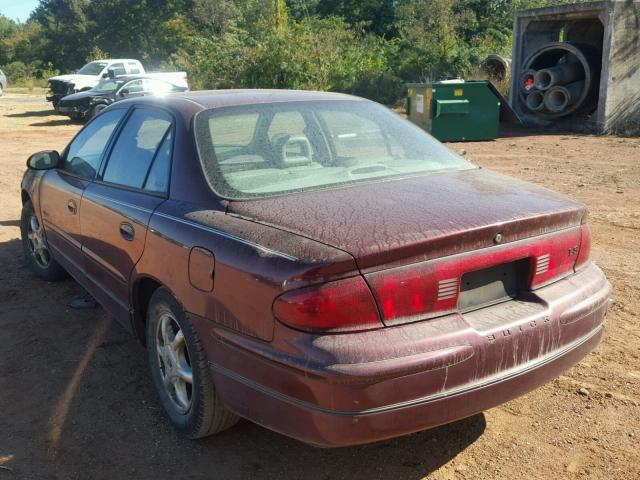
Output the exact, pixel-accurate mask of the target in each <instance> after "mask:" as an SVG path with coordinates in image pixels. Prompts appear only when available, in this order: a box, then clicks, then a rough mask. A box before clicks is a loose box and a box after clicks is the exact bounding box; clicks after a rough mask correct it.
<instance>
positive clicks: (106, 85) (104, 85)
mask: <svg viewBox="0 0 640 480" xmlns="http://www.w3.org/2000/svg"><path fill="white" fill-rule="evenodd" d="M123 84H124V82H123V81H122V80H114V79H111V78H102V79H100V81H99V82H98V85H96V86H95V87H93V88H92V89H91V90H93V91H94V92H99V93H109V92H115V91H116V90H117V89H118V88H120V87H121V86H122V85H123Z"/></svg>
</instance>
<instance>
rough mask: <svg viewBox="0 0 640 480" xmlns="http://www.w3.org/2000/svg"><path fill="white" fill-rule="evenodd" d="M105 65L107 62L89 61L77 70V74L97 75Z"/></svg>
mask: <svg viewBox="0 0 640 480" xmlns="http://www.w3.org/2000/svg"><path fill="white" fill-rule="evenodd" d="M106 66H107V62H90V63H87V64H86V65H85V66H84V67H82V68H81V69H80V70H78V74H80V75H99V74H100V72H101V71H102V70H104V67H106Z"/></svg>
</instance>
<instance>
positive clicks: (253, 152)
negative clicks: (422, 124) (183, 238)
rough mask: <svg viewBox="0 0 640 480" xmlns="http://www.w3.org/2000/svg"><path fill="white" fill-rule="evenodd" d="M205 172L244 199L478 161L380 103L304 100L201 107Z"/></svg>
mask: <svg viewBox="0 0 640 480" xmlns="http://www.w3.org/2000/svg"><path fill="white" fill-rule="evenodd" d="M195 127H196V142H197V144H198V151H199V155H200V160H201V163H202V166H203V170H204V172H205V175H206V177H207V179H208V181H209V184H210V185H211V187H212V188H213V190H214V191H215V192H216V193H218V194H219V195H221V196H222V197H225V198H231V199H243V198H255V197H266V196H271V195H278V194H282V193H285V192H296V191H297V192H299V191H305V190H310V189H318V188H328V187H331V186H338V185H344V184H348V183H356V182H364V181H372V180H374V181H375V180H381V179H384V178H390V177H401V176H413V175H425V174H430V173H434V172H439V171H444V170H463V169H469V168H474V167H473V166H472V165H471V164H470V163H469V162H467V161H465V160H464V159H462V158H460V157H459V156H457V155H455V154H453V153H452V152H451V151H450V150H449V149H447V148H446V147H445V146H444V145H442V144H441V143H439V142H438V141H437V140H435V139H434V138H433V137H431V136H430V135H428V134H427V133H425V132H424V131H422V130H420V129H419V128H418V127H416V126H414V125H413V124H411V123H409V122H408V121H406V120H404V119H402V118H401V117H399V116H398V115H396V114H395V113H393V112H391V111H390V110H389V109H387V108H385V107H383V106H382V105H379V104H376V103H373V102H368V101H360V100H345V101H336V100H329V101H302V102H288V103H284V102H283V103H271V104H259V105H247V106H238V107H224V108H218V109H210V110H204V111H202V112H200V113H199V114H197V116H196V119H195Z"/></svg>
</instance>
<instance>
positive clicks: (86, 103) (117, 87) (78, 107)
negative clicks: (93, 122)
mask: <svg viewBox="0 0 640 480" xmlns="http://www.w3.org/2000/svg"><path fill="white" fill-rule="evenodd" d="M152 75H154V74H147V75H128V76H127V75H124V76H118V77H114V78H110V77H107V78H103V79H102V80H101V81H100V82H99V83H98V85H96V86H95V87H93V88H92V89H90V90H84V91H82V92H78V93H74V94H72V95H67V96H66V97H63V98H62V99H61V100H60V101H59V102H58V112H59V113H62V114H64V115H68V116H69V117H71V118H75V119H79V120H80V119H82V120H88V119H90V118H93V117H95V116H96V115H97V114H98V113H100V112H101V111H102V110H104V109H105V108H107V107H108V106H109V105H111V104H112V103H114V102H117V101H120V100H125V99H127V98H133V97H144V96H146V95H166V94H168V93H172V92H185V91H187V90H188V89H189V88H188V87H187V86H182V85H177V84H176V83H178V82H180V83H182V82H184V80H183V78H184V77H185V73H184V72H175V74H171V73H162V74H160V75H161V76H162V77H161V78H155V77H153V76H152ZM173 77H176V78H175V79H174V78H173ZM169 80H176V83H172V82H171V81H169Z"/></svg>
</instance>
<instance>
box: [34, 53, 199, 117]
mask: <svg viewBox="0 0 640 480" xmlns="http://www.w3.org/2000/svg"><path fill="white" fill-rule="evenodd" d="M145 73H146V72H145V70H144V67H143V66H142V64H141V63H140V62H139V61H138V60H133V59H130V58H109V59H106V60H94V61H93V62H89V63H87V64H86V65H85V66H84V67H82V68H81V69H80V70H78V71H77V72H76V73H71V74H68V75H58V76H56V77H51V78H49V93H48V94H47V101H49V102H52V103H53V108H55V109H56V110H57V109H58V103H60V100H61V99H62V98H63V97H66V96H67V95H71V94H74V93H77V92H82V91H85V90H90V89H92V88H93V87H95V86H96V85H97V84H98V82H100V80H102V79H103V78H108V77H112V78H113V77H117V76H122V75H142V74H145ZM181 73H184V72H181ZM153 75H154V76H157V77H159V78H160V77H162V75H164V74H161V73H157V74H153ZM180 80H181V81H178V82H176V81H175V75H174V79H172V80H171V82H172V83H175V84H176V85H177V86H180V87H182V86H183V87H185V88H186V87H187V77H186V74H184V75H182V76H181V78H180ZM167 81H169V80H168V79H167Z"/></svg>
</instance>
